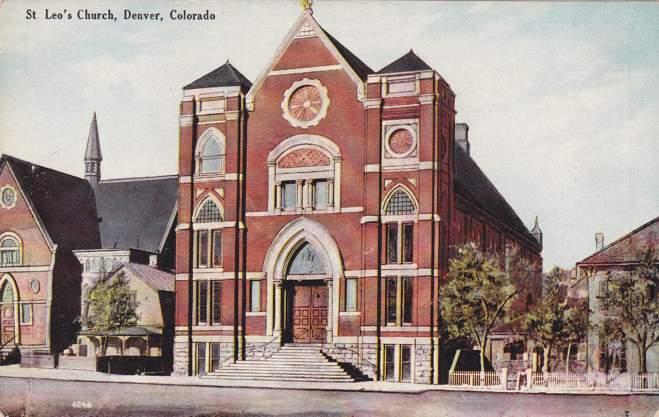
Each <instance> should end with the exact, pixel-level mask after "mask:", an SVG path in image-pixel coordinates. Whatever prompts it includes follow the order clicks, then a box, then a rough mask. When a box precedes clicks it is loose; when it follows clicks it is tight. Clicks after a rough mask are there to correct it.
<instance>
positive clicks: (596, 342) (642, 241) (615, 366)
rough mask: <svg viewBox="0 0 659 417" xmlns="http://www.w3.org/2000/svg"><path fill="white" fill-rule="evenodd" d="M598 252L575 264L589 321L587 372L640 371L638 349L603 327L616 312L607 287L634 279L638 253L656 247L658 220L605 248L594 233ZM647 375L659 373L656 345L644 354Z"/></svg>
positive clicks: (658, 352) (598, 235)
mask: <svg viewBox="0 0 659 417" xmlns="http://www.w3.org/2000/svg"><path fill="white" fill-rule="evenodd" d="M595 239H596V249H597V251H596V252H595V253H593V254H592V255H590V256H588V257H587V258H585V259H584V260H582V261H580V262H577V270H578V274H579V277H580V278H581V279H583V280H587V284H588V305H589V309H590V315H589V322H590V325H591V329H590V331H589V334H588V356H589V357H588V369H589V370H593V371H602V372H612V371H619V372H626V371H627V372H631V373H637V372H638V371H639V369H638V365H639V358H638V352H637V347H636V346H635V345H633V344H632V343H631V342H629V341H625V340H620V339H619V338H617V337H615V335H613V334H612V333H611V332H610V331H609V330H608V329H607V327H606V321H607V319H612V318H615V314H616V312H615V309H614V308H611V306H609V303H608V296H609V285H611V283H612V282H613V281H616V280H622V279H630V278H631V279H633V278H634V274H635V272H634V270H635V267H636V266H638V264H639V258H640V254H641V253H643V252H644V251H645V250H647V249H648V248H657V245H658V244H659V217H656V218H654V219H652V220H650V221H649V222H647V223H645V224H644V225H642V226H640V227H638V228H637V229H635V230H632V231H631V232H629V233H628V234H626V235H624V236H622V237H621V238H619V239H617V240H616V241H614V242H612V243H610V244H608V245H606V246H604V236H603V235H602V234H601V233H598V234H596V237H595ZM647 366H648V372H659V346H658V345H655V346H653V347H652V348H650V350H649V351H648V354H647Z"/></svg>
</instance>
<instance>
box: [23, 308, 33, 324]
mask: <svg viewBox="0 0 659 417" xmlns="http://www.w3.org/2000/svg"><path fill="white" fill-rule="evenodd" d="M21 324H32V304H21Z"/></svg>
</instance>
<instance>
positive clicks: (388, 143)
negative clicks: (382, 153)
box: [384, 124, 417, 158]
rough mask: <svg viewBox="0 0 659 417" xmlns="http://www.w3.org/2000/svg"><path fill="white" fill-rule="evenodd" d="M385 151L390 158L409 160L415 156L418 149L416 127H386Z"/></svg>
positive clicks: (410, 125) (403, 125)
mask: <svg viewBox="0 0 659 417" xmlns="http://www.w3.org/2000/svg"><path fill="white" fill-rule="evenodd" d="M384 127H385V142H384V146H385V150H386V151H387V155H386V156H388V157H390V158H407V157H410V156H414V154H415V152H416V148H417V133H416V129H415V127H416V126H415V125H412V124H400V125H389V126H387V125H385V126H384Z"/></svg>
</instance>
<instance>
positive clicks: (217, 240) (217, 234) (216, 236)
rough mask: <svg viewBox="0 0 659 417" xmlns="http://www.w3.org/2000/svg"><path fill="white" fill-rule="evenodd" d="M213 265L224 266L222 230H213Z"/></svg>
mask: <svg viewBox="0 0 659 417" xmlns="http://www.w3.org/2000/svg"><path fill="white" fill-rule="evenodd" d="M213 266H222V230H213Z"/></svg>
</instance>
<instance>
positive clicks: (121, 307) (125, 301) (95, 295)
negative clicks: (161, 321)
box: [82, 272, 139, 356]
mask: <svg viewBox="0 0 659 417" xmlns="http://www.w3.org/2000/svg"><path fill="white" fill-rule="evenodd" d="M133 294H134V292H133V291H131V290H130V288H129V286H128V280H127V278H126V274H125V273H124V272H120V273H118V274H115V275H113V276H110V277H105V276H104V275H101V277H100V278H99V279H98V281H97V282H96V283H95V284H94V286H93V287H92V288H91V290H90V291H89V299H88V303H89V313H88V314H87V316H86V317H84V318H82V320H83V321H84V323H85V326H86V328H87V329H88V330H89V331H91V332H93V333H97V334H99V335H101V352H102V355H103V356H105V354H106V351H107V344H108V337H109V335H110V334H111V333H112V332H113V331H116V330H119V329H124V328H127V327H130V326H134V325H135V324H137V321H138V320H139V316H138V314H137V307H138V303H137V301H135V299H134V297H133Z"/></svg>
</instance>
